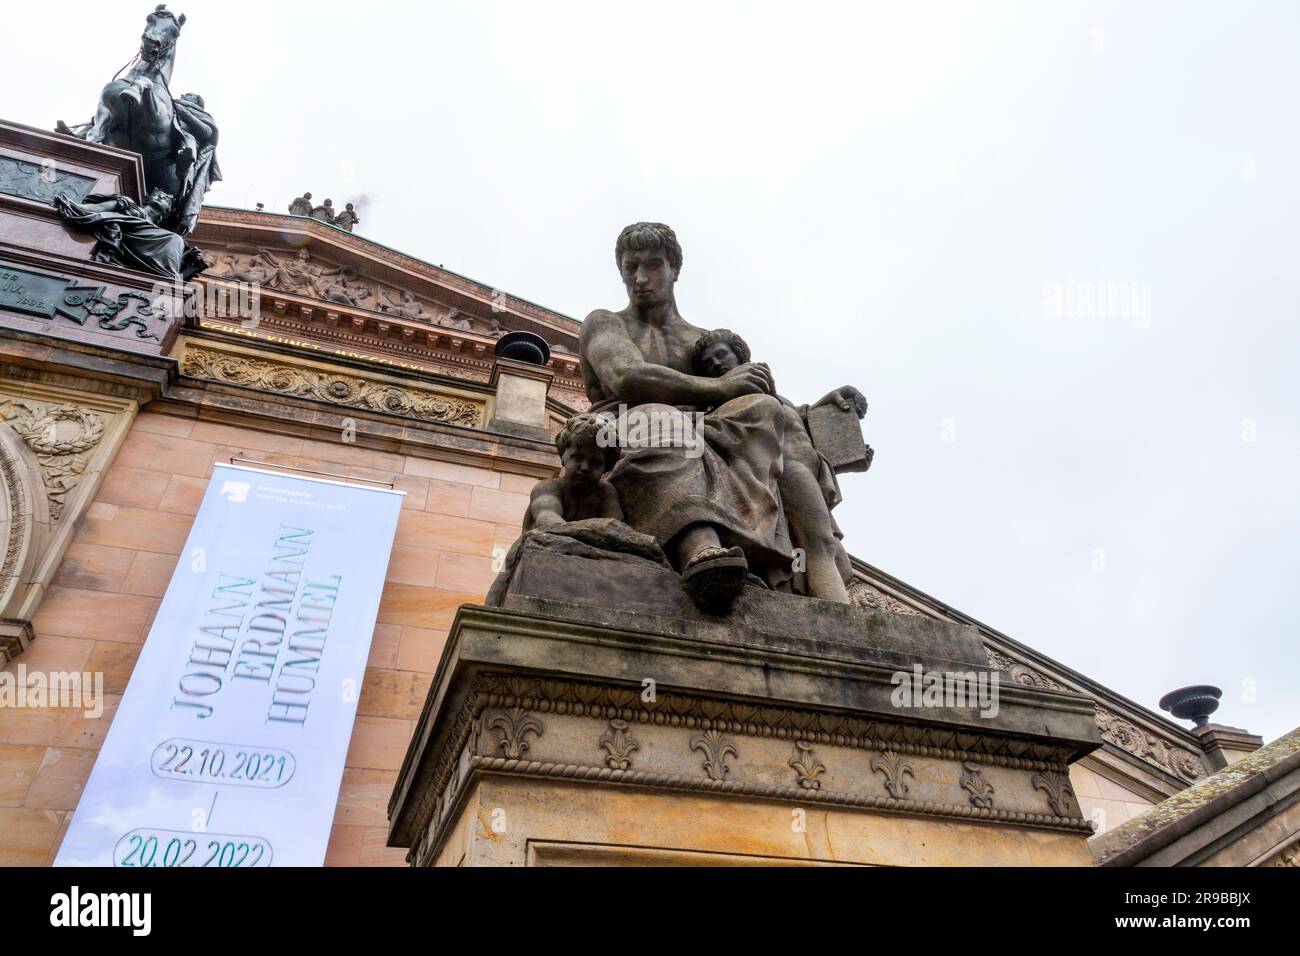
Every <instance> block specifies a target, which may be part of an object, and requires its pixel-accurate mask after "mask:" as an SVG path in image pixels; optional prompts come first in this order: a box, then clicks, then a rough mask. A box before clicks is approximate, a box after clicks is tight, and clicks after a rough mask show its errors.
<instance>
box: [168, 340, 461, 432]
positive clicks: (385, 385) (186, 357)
mask: <svg viewBox="0 0 1300 956" xmlns="http://www.w3.org/2000/svg"><path fill="white" fill-rule="evenodd" d="M180 371H181V374H182V375H186V376H189V377H191V378H197V379H203V380H206V381H210V382H217V383H220V384H222V385H235V386H239V387H241V388H251V389H255V390H258V391H263V392H275V393H277V394H280V395H287V396H291V397H295V398H307V399H313V400H315V401H319V402H326V403H328V404H330V405H336V406H343V407H347V408H355V409H358V410H361V411H371V412H380V413H383V414H388V415H398V416H401V417H404V418H414V419H418V420H419V421H423V422H433V423H438V424H444V425H459V426H462V427H466V428H479V427H482V424H483V421H484V413H485V410H486V401H484V400H482V399H476V398H471V397H469V396H468V395H457V394H453V393H451V392H450V391H447V392H443V391H435V390H433V389H427V388H421V387H418V386H415V385H411V384H409V383H406V382H402V381H400V380H398V379H391V378H388V377H383V378H381V377H379V376H375V377H365V378H363V377H360V376H358V375H355V374H348V373H345V372H342V371H338V370H333V369H330V368H329V367H327V366H317V365H314V364H305V363H302V364H300V363H294V362H290V361H277V360H273V359H268V358H260V357H258V356H257V355H255V354H250V353H248V352H246V351H244V350H239V351H236V350H234V349H233V348H230V347H223V348H218V347H215V346H210V345H203V344H198V343H195V342H186V343H185V349H184V352H183V353H182V354H181V360H180Z"/></svg>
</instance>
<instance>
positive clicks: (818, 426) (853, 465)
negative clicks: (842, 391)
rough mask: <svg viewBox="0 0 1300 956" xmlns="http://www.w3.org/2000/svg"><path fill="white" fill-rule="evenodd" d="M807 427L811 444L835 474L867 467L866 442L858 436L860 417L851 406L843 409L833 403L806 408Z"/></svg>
mask: <svg viewBox="0 0 1300 956" xmlns="http://www.w3.org/2000/svg"><path fill="white" fill-rule="evenodd" d="M808 431H809V433H810V434H811V436H812V443H813V447H815V448H816V449H817V450H818V451H819V452H821V453H822V454H823V455H825V456H826V458H827V460H828V461H830V463H831V467H832V468H834V469H835V473H836V474H839V473H840V472H845V471H866V470H867V467H868V464H869V463H868V461H867V443H866V441H865V440H864V439H863V437H862V421H861V420H860V419H859V418H858V416H857V413H856V412H854V411H853V410H852V409H850V410H848V411H843V410H841V409H840V407H839V406H838V405H835V404H833V403H832V404H827V405H821V406H819V407H817V408H810V409H809V410H808Z"/></svg>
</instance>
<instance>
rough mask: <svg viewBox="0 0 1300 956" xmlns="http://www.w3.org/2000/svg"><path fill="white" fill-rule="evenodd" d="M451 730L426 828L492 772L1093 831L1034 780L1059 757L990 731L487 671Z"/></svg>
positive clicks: (429, 796) (1058, 771)
mask: <svg viewBox="0 0 1300 956" xmlns="http://www.w3.org/2000/svg"><path fill="white" fill-rule="evenodd" d="M451 726H452V730H451V733H450V734H449V736H448V737H447V744H446V749H445V750H444V751H443V752H442V753H441V754H440V755H439V757H438V761H437V763H436V765H435V769H434V770H433V774H432V776H431V778H430V779H429V780H428V785H427V786H425V785H424V784H422V785H421V789H422V791H423V793H424V797H423V800H422V803H421V806H420V810H419V812H418V813H417V816H416V819H417V825H418V826H419V827H422V828H423V827H426V826H431V827H433V828H434V829H435V830H436V829H438V828H439V827H441V826H443V825H444V824H445V823H446V822H447V820H448V817H449V815H451V814H452V811H453V810H454V808H455V807H456V806H457V803H458V801H459V799H460V797H461V796H462V795H463V791H464V790H465V788H467V787H469V786H471V785H472V783H473V777H474V775H475V774H476V773H492V774H511V775H520V776H527V777H537V778H543V779H549V780H574V781H591V782H599V783H603V784H626V785H628V786H636V787H641V788H646V787H649V788H663V789H670V790H685V791H701V792H711V791H720V792H725V793H731V794H736V795H741V796H750V797H754V798H758V799H773V800H781V801H786V802H791V803H793V804H796V805H798V804H801V803H808V802H813V803H824V804H828V805H834V806H843V807H857V808H867V809H876V810H881V811H888V812H900V813H916V814H922V815H934V816H942V817H952V818H957V819H966V820H980V821H986V822H990V823H1008V824H1015V825H1029V826H1037V827H1047V828H1052V829H1065V830H1071V831H1076V832H1091V825H1090V824H1089V823H1088V822H1087V821H1086V820H1084V819H1082V818H1081V817H1080V815H1079V813H1078V808H1077V806H1075V805H1073V804H1072V803H1070V801H1069V800H1068V799H1064V798H1062V800H1057V801H1056V802H1049V801H1048V800H1045V798H1044V792H1043V790H1042V789H1041V787H1040V786H1037V785H1036V784H1035V782H1034V781H1035V778H1036V777H1042V778H1044V780H1047V781H1050V782H1052V783H1054V782H1055V781H1058V780H1064V779H1066V777H1065V775H1066V773H1067V772H1068V769H1067V766H1066V763H1065V761H1066V759H1067V755H1066V754H1065V753H1064V752H1062V751H1060V750H1058V749H1057V748H1053V747H1049V746H1031V745H1027V744H1025V743H1024V742H1019V743H1020V744H1021V746H1018V747H1012V748H1010V749H1012V750H1016V751H1018V753H1019V755H1018V756H1013V755H1012V754H1011V753H1009V752H1008V746H1007V745H1008V744H1010V743H1016V742H1014V741H1007V740H1000V739H998V738H994V737H991V736H984V735H978V734H953V733H951V732H947V731H941V730H938V729H935V728H921V727H914V726H909V725H902V724H899V725H893V724H888V723H886V722H884V721H864V720H857V719H854V718H846V717H844V716H842V715H834V714H829V713H826V714H821V713H817V712H813V711H807V710H794V709H785V708H778V707H767V706H763V705H746V704H743V703H740V702H736V701H723V700H712V699H709V698H706V697H696V696H692V695H686V694H678V693H674V694H659V695H658V697H657V698H656V699H655V700H652V701H646V700H643V699H642V697H641V695H640V693H639V692H638V691H637V690H636V689H632V688H627V689H624V688H617V687H604V686H597V685H590V684H585V683H579V682H572V681H564V680H559V679H549V678H518V677H509V676H505V675H497V674H484V675H480V676H479V677H478V678H476V681H475V684H474V685H473V688H472V689H471V692H470V693H469V695H468V696H467V699H466V702H465V704H464V709H463V710H462V711H461V712H460V713H459V714H458V715H457V717H456V719H455V720H454V721H452V724H451ZM1049 785H1050V784H1049ZM995 792H996V793H997V795H998V800H997V805H996V806H994V802H993V794H994V793H995ZM1055 792H1056V791H1053V793H1055ZM1062 801H1063V802H1062ZM434 842H436V841H434ZM427 846H428V843H427V841H426V848H427Z"/></svg>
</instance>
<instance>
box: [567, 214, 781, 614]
mask: <svg viewBox="0 0 1300 956" xmlns="http://www.w3.org/2000/svg"><path fill="white" fill-rule="evenodd" d="M615 256H616V259H617V262H618V268H619V272H620V274H621V276H622V278H623V284H624V285H625V286H626V288H627V293H628V304H627V305H626V306H625V307H624V308H623V309H621V310H619V311H617V312H614V311H608V310H604V309H598V310H596V311H595V312H592V313H591V315H589V316H588V317H587V319H586V321H585V322H584V323H583V327H582V335H581V339H580V345H581V350H580V352H581V362H582V372H583V377H584V380H585V382H586V386H587V395H588V398H590V400H591V402H592V409H591V410H592V411H593V412H619V411H624V412H626V413H628V414H630V415H636V414H641V415H657V416H664V415H684V414H691V415H692V416H693V413H704V412H707V414H704V415H703V426H702V431H703V435H704V449H703V453H702V454H694V455H690V454H687V449H684V448H681V447H638V448H630V449H629V448H625V449H623V455H622V458H621V459H620V460H619V463H618V465H616V466H615V468H614V470H613V471H612V472H611V473H610V475H609V480H610V481H611V482H612V483H613V484H614V486H615V487H616V488H617V489H618V493H619V497H620V499H621V500H622V504H623V510H624V513H625V515H626V519H627V523H628V524H629V525H631V526H632V528H634V529H635V530H637V531H640V532H643V533H645V534H649V535H652V536H654V537H655V538H656V539H657V540H658V541H659V542H660V544H661V545H662V546H663V547H664V550H665V551H666V552H667V553H668V555H669V558H670V560H672V562H673V564H674V567H676V568H677V570H678V572H679V573H680V574H681V576H682V584H683V586H684V588H685V589H686V591H687V593H688V594H689V595H690V596H691V598H692V599H693V600H694V601H695V602H696V604H697V605H698V606H699V607H700V608H701V609H703V610H705V611H707V612H709V613H713V614H725V613H726V612H727V611H728V610H730V608H731V605H732V602H733V601H734V600H735V599H736V597H737V596H738V595H739V594H740V591H741V589H742V588H743V587H744V585H745V582H746V578H747V575H748V574H753V575H755V576H757V577H758V578H759V579H761V580H763V581H765V582H770V581H776V580H780V579H782V577H785V578H788V569H789V566H790V562H791V560H792V546H791V542H790V534H789V529H788V526H787V524H786V521H785V517H784V514H783V511H782V505H781V497H780V489H779V482H780V477H781V469H782V447H783V442H784V430H785V428H786V415H785V409H784V406H783V405H782V403H781V401H780V399H778V398H777V397H776V395H775V388H774V386H773V381H772V373H771V371H770V370H769V369H768V367H767V366H766V365H763V364H760V363H753V362H747V363H744V364H741V365H738V366H737V367H735V368H733V369H731V370H730V371H728V372H727V373H726V374H725V375H722V376H721V377H719V378H709V377H706V376H701V375H696V374H695V373H694V370H693V367H692V352H693V349H694V347H695V343H696V341H697V340H698V339H699V338H700V336H701V335H702V334H704V332H705V331H706V330H705V329H702V328H699V327H697V326H694V325H691V324H690V323H689V322H687V321H686V320H685V319H684V318H682V315H681V313H680V312H679V311H678V309H677V301H676V297H675V294H674V285H675V283H676V282H677V276H678V274H679V272H680V271H681V267H682V251H681V246H680V245H679V244H678V242H677V237H676V235H675V234H674V233H673V231H672V230H671V229H670V228H668V227H667V226H665V225H663V224H661V223H637V224H635V225H632V226H628V227H627V228H626V229H624V230H623V232H622V234H621V235H620V236H619V238H618V242H617V244H616V246H615ZM623 406H626V407H625V408H623ZM687 430H689V429H687Z"/></svg>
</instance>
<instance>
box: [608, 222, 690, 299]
mask: <svg viewBox="0 0 1300 956" xmlns="http://www.w3.org/2000/svg"><path fill="white" fill-rule="evenodd" d="M614 258H615V261H616V262H617V263H618V271H619V275H621V276H622V277H623V285H624V286H626V287H627V294H628V299H629V301H631V302H632V303H633V304H634V305H637V306H643V307H649V306H654V305H658V304H661V303H663V302H667V301H669V300H671V299H672V294H673V285H674V284H675V283H676V282H677V276H678V275H679V274H680V273H681V271H682V247H681V244H680V243H678V241H677V234H676V233H674V232H673V231H672V229H671V228H669V227H668V226H665V225H664V224H663V223H661V222H638V223H634V224H633V225H630V226H628V227H627V228H626V229H624V230H623V231H622V232H621V233H619V237H618V242H616V243H615V244H614Z"/></svg>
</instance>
